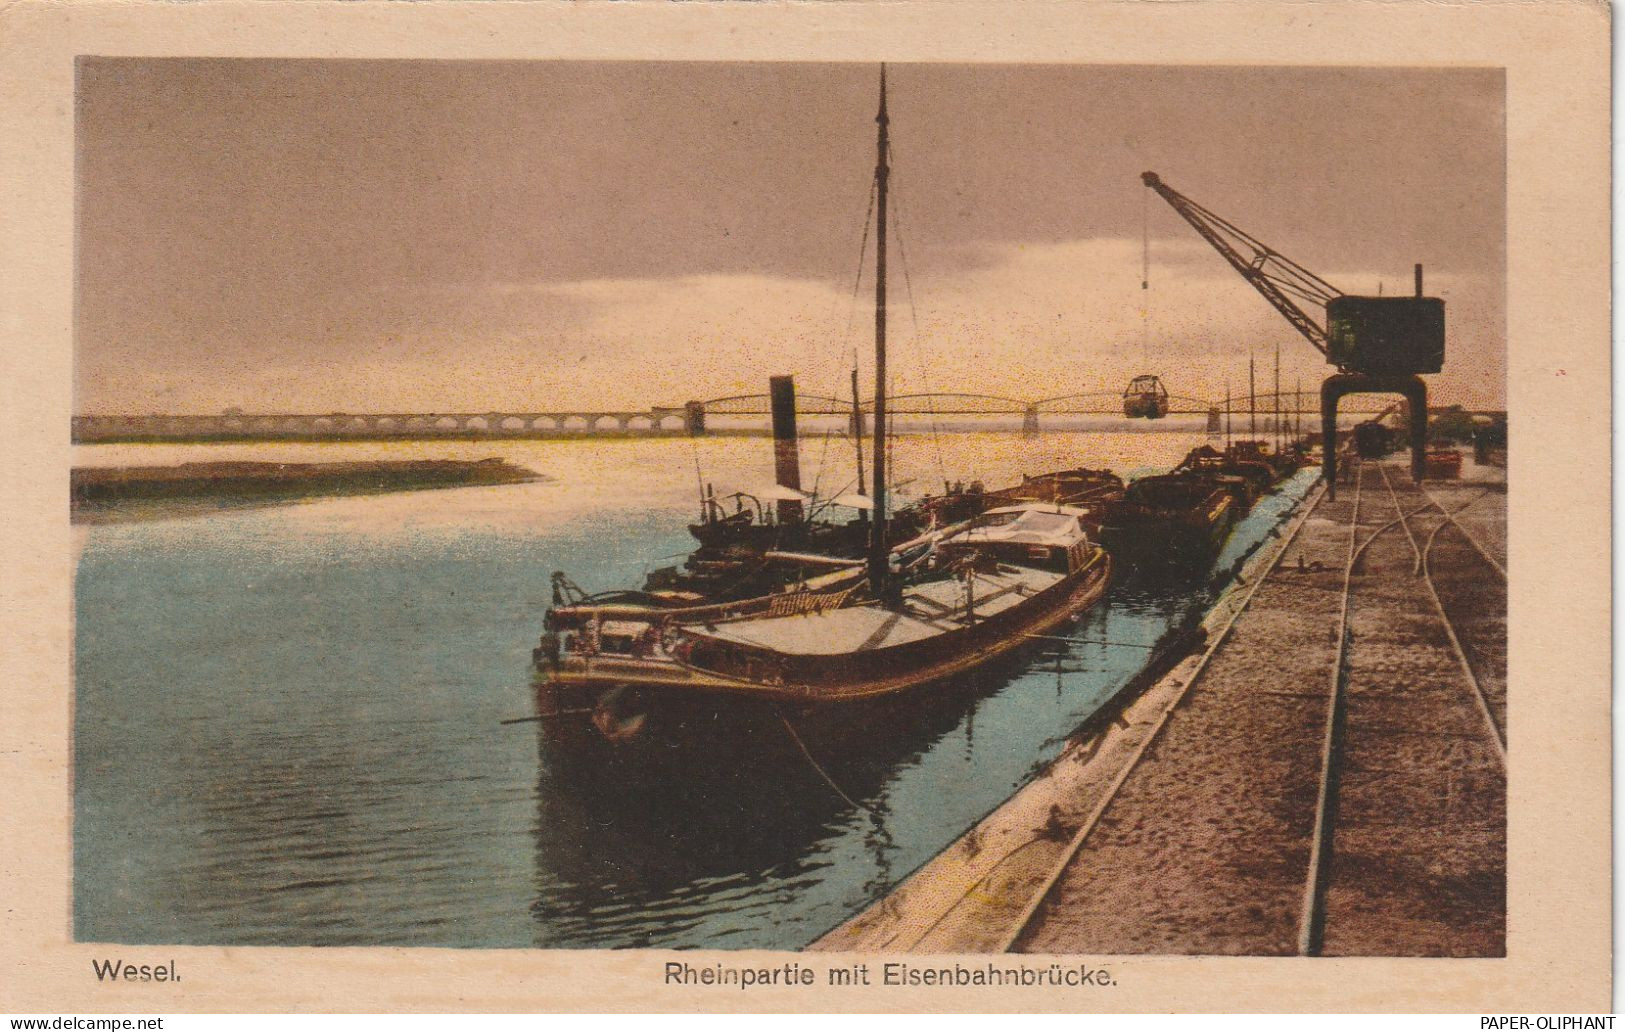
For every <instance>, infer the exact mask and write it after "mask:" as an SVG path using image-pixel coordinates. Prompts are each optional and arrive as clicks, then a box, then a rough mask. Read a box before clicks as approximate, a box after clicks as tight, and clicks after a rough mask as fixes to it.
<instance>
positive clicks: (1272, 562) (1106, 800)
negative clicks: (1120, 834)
mask: <svg viewBox="0 0 1625 1032" xmlns="http://www.w3.org/2000/svg"><path fill="white" fill-rule="evenodd" d="M1314 492H1315V496H1314V498H1313V499H1312V500H1311V499H1305V501H1306V502H1307V504H1306V505H1304V508H1303V512H1302V513H1300V514H1299V515H1298V518H1297V522H1296V523H1294V524H1293V526H1292V529H1291V530H1290V531H1289V532H1287V534H1286V536H1285V537H1284V538H1282V540H1281V546H1280V548H1279V549H1277V550H1276V552H1275V554H1274V555H1273V556H1271V557H1270V559H1269V561H1268V563H1267V564H1266V565H1265V568H1264V569H1263V570H1261V571H1260V572H1259V573H1258V575H1257V576H1256V577H1255V578H1254V580H1253V583H1252V586H1251V587H1249V588H1248V589H1247V594H1246V596H1245V597H1243V598H1242V600H1241V602H1240V604H1239V605H1237V606H1236V607H1235V609H1234V611H1233V612H1231V613H1230V615H1229V616H1228V617H1226V618H1225V622H1224V626H1223V627H1222V628H1220V629H1219V633H1217V634H1215V635H1214V636H1213V638H1212V640H1211V641H1210V642H1209V644H1208V646H1207V648H1206V649H1205V650H1204V651H1203V653H1202V656H1201V658H1200V659H1198V660H1197V663H1196V666H1195V668H1194V669H1193V670H1192V671H1191V674H1190V677H1188V678H1187V679H1186V681H1185V684H1184V685H1183V686H1182V687H1181V688H1180V690H1179V692H1178V694H1176V695H1175V696H1174V697H1173V698H1172V699H1170V700H1169V701H1168V703H1167V704H1166V705H1165V706H1163V708H1162V710H1161V711H1160V712H1159V713H1158V714H1157V718H1156V722H1155V725H1154V726H1153V727H1152V729H1151V732H1150V734H1148V735H1146V736H1145V738H1144V739H1142V740H1141V741H1140V743H1139V744H1138V745H1137V746H1135V747H1134V751H1133V752H1132V753H1131V754H1130V755H1129V758H1128V762H1127V763H1125V764H1124V765H1123V767H1122V769H1121V770H1119V771H1118V773H1117V776H1116V777H1114V778H1113V779H1112V781H1111V784H1110V785H1109V786H1108V787H1107V789H1106V793H1105V795H1103V796H1102V797H1101V799H1100V800H1099V801H1098V802H1096V803H1095V805H1094V807H1093V808H1091V809H1090V811H1089V814H1088V816H1086V817H1085V818H1084V820H1083V823H1082V824H1080V825H1079V826H1078V830H1077V831H1075V832H1074V833H1073V835H1072V839H1071V841H1069V842H1068V843H1067V846H1066V849H1065V850H1063V851H1062V854H1061V857H1060V859H1059V860H1058V861H1057V862H1056V863H1055V864H1054V866H1053V867H1051V869H1050V872H1049V874H1048V875H1047V876H1046V877H1045V879H1044V881H1043V883H1042V884H1040V885H1039V887H1038V890H1037V891H1036V892H1035V893H1034V894H1033V896H1032V898H1031V899H1030V900H1028V901H1027V905H1026V906H1025V907H1023V908H1022V911H1021V913H1020V914H1019V915H1017V918H1016V923H1015V926H1014V927H1013V928H1012V929H1011V930H1010V932H1009V933H1008V934H1006V935H1005V936H1004V938H1003V939H1001V940H1000V941H999V944H998V945H997V946H996V947H995V948H994V949H993V951H992V952H996V953H1009V952H1010V951H1011V950H1012V949H1013V948H1014V947H1015V945H1016V943H1017V942H1019V941H1020V940H1021V938H1022V936H1024V935H1025V934H1026V933H1027V930H1028V928H1029V927H1030V926H1031V925H1032V922H1033V919H1034V918H1035V917H1037V916H1038V913H1039V911H1040V910H1042V909H1043V906H1044V903H1045V902H1046V901H1047V900H1048V898H1049V895H1050V893H1051V892H1053V891H1054V890H1055V886H1056V885H1058V884H1059V883H1060V881H1061V876H1062V875H1063V874H1065V873H1066V869H1067V868H1068V867H1070V866H1071V865H1072V861H1073V860H1074V859H1075V858H1076V857H1077V855H1078V851H1079V850H1081V849H1082V848H1083V844H1084V842H1085V841H1086V840H1087V839H1088V838H1089V835H1090V834H1091V833H1092V832H1093V831H1094V829H1095V827H1096V826H1097V825H1098V824H1099V823H1100V819H1101V818H1102V817H1103V816H1105V814H1106V811H1107V810H1108V809H1110V808H1111V804H1112V803H1113V801H1115V800H1116V798H1117V794H1118V792H1120V791H1121V790H1122V788H1123V785H1124V784H1126V783H1127V781H1128V778H1129V775H1130V774H1131V773H1133V772H1134V769H1135V768H1136V767H1138V766H1139V764H1140V760H1141V759H1142V758H1144V756H1145V754H1146V751H1147V750H1148V749H1149V748H1150V747H1151V744H1152V743H1153V742H1155V741H1156V740H1157V738H1158V737H1159V736H1160V735H1161V734H1162V730H1163V728H1165V727H1166V726H1167V725H1168V720H1169V718H1170V717H1172V716H1173V713H1174V710H1176V709H1178V708H1179V707H1180V706H1181V705H1182V704H1183V703H1184V701H1185V699H1186V697H1187V696H1189V695H1190V692H1191V689H1192V688H1194V687H1195V686H1196V683H1197V682H1198V681H1200V680H1201V679H1202V674H1203V673H1205V672H1206V670H1207V667H1208V662H1209V661H1210V660H1211V659H1212V658H1213V656H1214V655H1215V654H1216V653H1217V652H1218V651H1219V649H1220V648H1221V647H1222V646H1223V645H1224V643H1225V641H1226V640H1227V639H1228V638H1229V637H1230V631H1231V629H1232V628H1233V627H1235V625H1236V621H1237V620H1239V619H1240V618H1241V614H1242V613H1244V612H1246V611H1247V607H1248V606H1249V605H1251V604H1252V601H1253V596H1254V595H1256V594H1258V590H1259V589H1260V588H1261V587H1263V586H1264V584H1265V582H1267V581H1268V580H1269V575H1270V573H1271V572H1272V571H1274V569H1275V567H1276V566H1278V565H1279V564H1280V562H1281V558H1282V557H1283V556H1285V555H1286V553H1287V550H1288V549H1289V548H1290V547H1291V544H1292V541H1293V539H1295V538H1296V537H1297V536H1298V531H1300V530H1302V529H1303V526H1304V524H1306V523H1308V522H1309V517H1310V516H1312V515H1314V512H1315V510H1316V509H1317V508H1319V507H1320V503H1321V500H1322V499H1324V498H1325V497H1326V488H1325V483H1324V481H1322V482H1320V483H1319V484H1317V485H1316V486H1315V488H1314ZM1300 504H1302V503H1300Z"/></svg>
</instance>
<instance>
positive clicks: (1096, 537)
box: [534, 440, 1311, 752]
mask: <svg viewBox="0 0 1625 1032" xmlns="http://www.w3.org/2000/svg"><path fill="white" fill-rule="evenodd" d="M1309 461H1311V460H1310V459H1309V457H1308V455H1307V453H1306V451H1305V450H1304V449H1300V448H1297V447H1282V448H1278V449H1277V448H1272V447H1270V446H1269V445H1268V444H1266V443H1264V442H1259V441H1247V440H1242V441H1236V442H1234V443H1232V444H1230V445H1228V446H1226V447H1224V448H1222V449H1220V448H1216V447H1213V446H1206V445H1205V446H1202V447H1198V448H1196V449H1195V450H1193V451H1192V452H1191V453H1190V454H1189V455H1187V456H1186V458H1185V459H1184V461H1183V462H1181V463H1180V464H1179V465H1178V466H1177V467H1176V468H1174V469H1173V470H1172V471H1170V472H1167V473H1163V474H1158V475H1152V476H1145V477H1140V478H1138V479H1135V480H1132V481H1130V482H1128V483H1124V481H1123V480H1122V479H1121V478H1120V477H1119V476H1118V475H1117V474H1115V473H1113V472H1111V471H1109V470H1104V469H1089V468H1075V469H1065V470H1059V471H1054V472H1050V473H1045V474H1041V475H1036V476H1024V477H1023V478H1022V479H1021V481H1020V482H1019V483H1017V484H1014V485H1011V486H1008V487H1003V488H999V489H996V490H989V489H987V488H985V487H984V486H983V485H982V484H981V483H979V482H973V483H971V484H970V485H968V486H966V485H963V484H958V485H945V490H944V491H943V493H942V494H940V495H935V496H930V497H927V498H925V499H923V500H921V501H919V502H917V503H915V504H913V505H909V506H906V507H904V508H902V509H900V510H899V511H897V512H895V513H893V514H891V518H890V519H889V520H888V521H887V522H886V524H885V528H886V535H887V540H886V543H887V563H886V567H885V569H884V570H883V571H877V569H876V567H875V564H874V563H873V562H871V561H866V560H865V558H864V556H865V551H866V549H867V548H869V547H870V542H871V538H872V532H873V530H874V527H873V525H872V524H871V521H870V519H869V515H870V514H869V512H867V511H866V509H865V507H864V501H863V500H862V498H861V497H860V498H858V499H852V498H850V497H849V498H847V499H846V500H845V502H844V503H843V504H847V505H850V506H852V507H854V508H856V510H857V511H856V515H855V517H854V518H851V519H846V520H831V519H828V518H826V514H827V513H829V512H830V508H829V507H828V506H827V505H825V506H822V507H820V506H818V503H817V502H816V501H815V500H813V499H810V498H807V497H806V496H799V497H797V496H798V495H799V493H798V492H796V491H795V490H794V489H788V488H783V487H780V488H778V489H776V490H769V491H764V492H759V493H758V494H757V495H755V496H753V495H748V494H743V493H740V494H734V495H728V496H726V497H719V496H717V495H715V494H714V493H713V492H712V491H710V490H709V489H707V491H706V493H705V495H704V497H703V499H702V509H701V518H700V520H699V521H698V522H696V523H693V524H690V526H689V531H690V533H691V535H692V536H693V538H694V539H695V541H696V543H697V547H696V548H695V550H694V551H693V552H692V553H691V554H690V555H689V556H688V557H687V559H686V560H685V561H684V562H683V563H682V564H681V565H680V566H672V567H666V568H662V569H659V570H656V571H654V572H652V573H651V574H649V575H648V577H647V579H646V581H645V583H644V584H643V585H642V586H641V587H640V588H635V589H623V590H615V591H609V592H603V593H598V594H588V593H586V592H584V591H582V590H581V589H580V588H579V587H577V586H576V585H575V584H574V583H573V582H572V581H571V580H570V578H569V577H568V576H567V575H566V574H565V573H563V572H558V573H555V574H554V577H553V595H554V605H553V606H552V608H550V609H549V610H548V612H547V614H546V617H545V632H544V633H543V635H542V637H541V641H540V643H539V644H538V646H537V648H536V649H535V651H534V659H535V678H534V683H535V686H536V698H537V719H538V720H540V721H541V722H542V723H543V725H544V727H545V728H547V731H548V735H547V737H548V738H549V739H551V740H553V741H554V742H556V743H561V744H569V745H580V746H585V747H587V748H588V749H591V750H595V751H601V750H603V749H605V748H608V749H611V750H620V751H622V752H625V751H626V750H628V749H634V748H637V747H639V746H643V745H648V744H656V745H659V744H664V745H675V744H677V743H680V742H686V741H688V740H691V739H693V738H695V737H704V736H705V735H706V734H707V733H710V732H715V731H717V730H720V729H722V728H724V727H726V728H729V729H731V730H730V731H729V733H731V734H739V733H741V730H742V731H743V733H745V734H747V735H748V734H750V733H751V729H752V728H753V727H756V726H759V725H761V724H763V723H771V724H778V723H783V724H785V725H786V726H789V727H790V728H791V730H792V733H793V732H794V726H795V725H796V724H797V723H801V722H803V721H812V722H814V723H819V722H824V721H825V720H826V718H828V717H829V716H831V715H832V714H835V713H840V714H841V716H842V717H844V718H849V719H843V720H842V721H840V722H841V723H844V724H848V725H849V726H852V725H855V726H858V727H861V726H862V724H863V722H864V720H865V717H864V715H863V711H864V704H865V703H870V702H874V701H876V700H882V699H890V698H893V697H896V696H902V695H905V694H906V695H912V696H919V695H929V693H930V689H931V688H932V687H933V686H942V685H945V684H946V683H947V682H951V681H954V680H956V679H957V680H963V679H964V678H965V677H966V676H967V675H973V674H974V673H975V672H976V671H978V670H979V669H980V668H982V667H984V666H987V665H988V664H990V663H993V662H995V661H997V660H999V659H1000V658H1001V657H1010V656H1014V657H1017V658H1019V656H1020V655H1021V653H1022V651H1023V650H1024V649H1031V648H1032V647H1033V646H1034V642H1035V639H1040V640H1042V639H1045V638H1049V637H1053V636H1056V635H1057V634H1058V633H1064V631H1065V630H1066V628H1067V627H1069V626H1070V625H1072V624H1073V623H1074V622H1075V621H1076V620H1077V619H1078V618H1080V617H1081V616H1083V615H1084V614H1085V613H1086V612H1088V611H1089V610H1090V609H1091V608H1093V607H1094V606H1095V605H1097V604H1099V603H1100V602H1101V601H1102V599H1103V598H1104V597H1105V596H1106V594H1107V592H1108V590H1109V589H1110V587H1111V586H1112V584H1113V583H1114V582H1117V581H1121V580H1125V579H1132V580H1134V581H1136V582H1137V583H1140V584H1151V585H1156V584H1164V583H1166V584H1170V585H1173V586H1174V588H1175V590H1180V589H1181V588H1183V587H1185V586H1188V585H1189V584H1190V583H1191V582H1192V581H1193V580H1197V579H1200V578H1201V577H1202V576H1204V575H1205V574H1206V573H1207V571H1208V569H1209V568H1210V567H1211V565H1212V561H1213V559H1214V557H1215V556H1216V555H1217V554H1218V552H1219V550H1220V549H1221V548H1222V546H1223V544H1224V542H1225V540H1226V539H1227V538H1228V536H1229V534H1230V532H1231V530H1232V529H1233V528H1234V527H1235V525H1236V523H1237V522H1238V521H1239V520H1240V518H1241V517H1242V516H1243V515H1245V514H1246V512H1247V511H1248V510H1249V509H1250V508H1251V507H1252V505H1253V503H1254V502H1255V501H1256V500H1257V499H1258V498H1259V497H1260V496H1261V495H1263V494H1265V493H1267V492H1269V491H1270V490H1272V489H1273V488H1274V486H1275V485H1276V484H1277V483H1279V482H1280V481H1281V480H1282V479H1284V478H1285V477H1287V476H1290V475H1291V474H1292V473H1293V472H1294V471H1296V470H1297V469H1299V468H1300V467H1301V466H1302V465H1304V464H1305V463H1306V462H1309ZM761 495H769V496H770V497H768V498H767V499H766V500H765V501H764V499H763V498H762V497H761ZM775 498H776V499H777V500H778V501H779V502H780V504H779V506H778V507H777V509H778V511H777V513H776V512H775V507H774V506H773V505H772V504H770V503H771V502H773V501H774V500H775ZM785 502H790V503H796V502H800V503H801V504H789V505H786V504H784V503H785ZM803 506H806V508H803ZM730 510H731V511H730ZM802 512H807V513H808V515H806V516H802V515H801V513H802ZM785 513H789V514H790V518H784V514H785ZM775 516H778V517H779V518H775ZM877 573H878V576H877Z"/></svg>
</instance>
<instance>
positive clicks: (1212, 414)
mask: <svg viewBox="0 0 1625 1032" xmlns="http://www.w3.org/2000/svg"><path fill="white" fill-rule="evenodd" d="M1122 402H1123V396H1122V393H1121V392H1120V391H1112V390H1086V391H1077V392H1072V393H1067V394H1056V395H1051V396H1049V397H1044V398H1037V399H1028V398H1012V397H1007V396H1003V395H996V394H977V393H963V392H960V393H955V392H939V393H930V394H903V395H898V396H895V397H892V398H889V399H888V400H887V411H888V413H889V414H891V415H896V416H906V417H910V418H919V417H929V418H947V417H955V416H975V417H1007V418H1009V419H1011V420H1015V419H1020V420H1021V427H1022V430H1023V431H1025V432H1028V433H1035V432H1037V431H1039V430H1040V429H1042V427H1043V421H1044V419H1045V418H1046V417H1051V416H1069V415H1092V416H1115V417H1118V418H1124V417H1123V404H1122ZM1169 402H1170V407H1169V409H1168V414H1169V415H1175V416H1181V415H1182V416H1200V417H1202V418H1203V419H1204V420H1205V426H1206V429H1207V432H1209V433H1215V434H1216V433H1219V432H1221V431H1222V430H1223V429H1224V425H1225V422H1226V421H1227V417H1228V420H1229V421H1230V422H1232V423H1234V424H1235V428H1236V430H1237V431H1238V432H1240V431H1242V430H1243V428H1244V426H1245V429H1246V432H1255V431H1262V432H1270V431H1273V430H1274V429H1275V427H1276V424H1277V418H1278V417H1279V421H1280V423H1281V424H1282V425H1283V426H1285V425H1287V421H1288V420H1291V421H1292V423H1294V424H1295V423H1296V422H1297V421H1298V418H1299V417H1300V416H1307V415H1308V414H1310V413H1312V412H1314V411H1316V408H1317V406H1318V404H1319V396H1318V394H1316V393H1314V392H1309V391H1302V392H1299V391H1283V392H1281V393H1280V394H1279V395H1276V394H1258V395H1254V396H1252V397H1251V398H1249V397H1247V396H1245V395H1243V396H1239V397H1230V398H1219V399H1216V400H1203V399H1200V398H1195V397H1185V396H1179V395H1171V396H1170V397H1169ZM796 411H797V412H798V413H799V414H801V415H809V416H835V417H840V418H842V419H844V420H845V421H846V423H847V426H848V430H849V432H851V431H853V430H859V429H861V431H862V432H864V433H865V434H867V433H870V432H871V431H872V420H873V412H874V402H873V400H872V399H871V400H867V401H862V402H860V403H859V404H858V405H857V406H854V405H853V403H852V401H851V399H840V398H834V397H829V396H826V395H819V394H798V395H797V397H796ZM1344 411H1346V412H1356V411H1362V410H1360V409H1351V408H1347V407H1345V409H1344ZM1371 411H1377V410H1376V409H1374V408H1373V409H1371ZM771 412H772V408H771V399H770V397H769V396H768V395H767V394H766V393H762V394H735V395H729V396H726V397H719V398H711V399H709V400H705V401H687V402H683V403H681V404H674V405H654V406H651V407H649V408H647V409H637V410H624V409H623V410H608V409H577V410H549V411H529V410H527V411H513V410H491V411H484V412H371V413H350V412H327V413H290V412H265V413H248V412H243V411H239V410H236V409H228V410H227V411H225V412H222V413H219V414H213V415H166V414H147V415H128V414H87V415H77V416H74V417H73V421H72V432H73V440H74V441H75V442H76V443H81V444H95V443H99V442H112V441H226V440H381V439H401V438H407V439H416V438H451V439H456V438H482V439H483V438H537V437H543V438H545V437H577V436H582V437H590V436H602V437H615V436H679V435H688V436H698V435H702V434H705V433H707V432H708V431H709V430H713V429H716V427H715V426H713V425H712V424H710V423H709V420H711V419H712V418H727V419H735V418H738V417H746V418H748V417H757V416H760V417H766V416H769V415H770V414H771ZM860 419H861V420H862V423H863V425H862V427H861V428H860V427H859V426H858V421H859V420H860ZM1243 420H1246V421H1247V422H1246V423H1245V424H1243V422H1242V421H1243ZM764 426H765V423H764Z"/></svg>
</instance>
